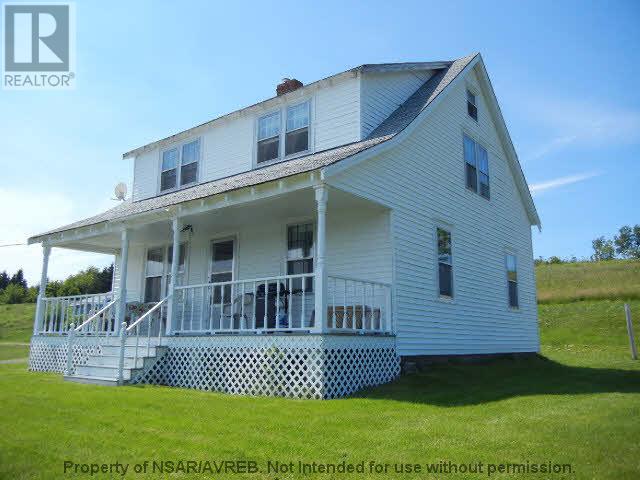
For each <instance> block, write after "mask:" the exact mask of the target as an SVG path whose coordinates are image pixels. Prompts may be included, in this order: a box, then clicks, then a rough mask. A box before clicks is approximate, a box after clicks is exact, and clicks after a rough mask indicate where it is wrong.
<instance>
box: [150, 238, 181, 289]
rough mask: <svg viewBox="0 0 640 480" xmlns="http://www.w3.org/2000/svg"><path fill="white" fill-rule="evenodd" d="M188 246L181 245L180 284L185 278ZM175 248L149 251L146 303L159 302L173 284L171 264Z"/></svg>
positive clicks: (159, 248)
mask: <svg viewBox="0 0 640 480" xmlns="http://www.w3.org/2000/svg"><path fill="white" fill-rule="evenodd" d="M186 255H187V245H186V244H184V243H182V244H180V263H179V264H178V284H179V283H181V282H182V278H183V276H184V271H185V270H184V266H185V258H186ZM172 257H173V246H172V245H169V246H163V247H155V248H150V249H148V250H147V260H146V268H145V281H144V301H145V302H159V301H160V300H162V298H163V297H164V296H166V295H167V292H168V291H169V284H170V283H171V263H172Z"/></svg>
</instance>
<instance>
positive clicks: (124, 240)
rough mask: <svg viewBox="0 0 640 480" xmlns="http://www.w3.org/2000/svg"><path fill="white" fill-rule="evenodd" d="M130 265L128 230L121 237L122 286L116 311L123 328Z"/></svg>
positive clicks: (119, 323) (119, 325)
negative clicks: (128, 267) (128, 266)
mask: <svg viewBox="0 0 640 480" xmlns="http://www.w3.org/2000/svg"><path fill="white" fill-rule="evenodd" d="M128 263H129V230H127V229H126V228H125V229H124V230H123V231H122V234H121V236H120V285H119V287H118V295H119V297H120V298H119V301H118V309H117V311H116V325H118V327H119V328H122V323H123V322H124V321H125V317H126V315H127V264H128Z"/></svg>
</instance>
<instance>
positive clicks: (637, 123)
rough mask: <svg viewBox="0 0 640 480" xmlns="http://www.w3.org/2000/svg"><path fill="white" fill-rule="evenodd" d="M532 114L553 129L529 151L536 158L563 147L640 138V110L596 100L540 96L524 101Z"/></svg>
mask: <svg viewBox="0 0 640 480" xmlns="http://www.w3.org/2000/svg"><path fill="white" fill-rule="evenodd" d="M524 108H525V110H526V111H527V113H528V115H530V118H531V119H533V120H534V121H535V122H536V123H538V124H539V125H541V126H544V127H545V128H546V129H547V130H548V131H549V133H550V138H549V140H548V141H546V142H544V143H542V144H540V145H538V146H537V147H536V148H534V149H532V151H530V152H529V154H527V155H525V158H526V159H527V160H535V159H539V158H542V157H545V156H547V155H549V154H552V153H556V152H558V151H561V150H562V149H565V148H568V147H571V146H575V145H580V146H586V147H594V146H596V147H597V146H608V147H610V146H612V145H625V144H627V145H628V144H634V143H637V142H640V112H638V111H635V110H628V109H621V108H618V107H614V106H611V105H604V104H598V103H593V102H591V103H590V102H587V101H584V102H576V101H567V100H564V101H563V100H559V99H555V100H549V99H543V98H537V99H535V100H534V101H532V103H527V104H526V105H524Z"/></svg>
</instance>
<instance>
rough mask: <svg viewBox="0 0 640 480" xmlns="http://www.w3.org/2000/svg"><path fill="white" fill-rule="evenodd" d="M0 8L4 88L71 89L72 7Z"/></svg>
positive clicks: (73, 39)
mask: <svg viewBox="0 0 640 480" xmlns="http://www.w3.org/2000/svg"><path fill="white" fill-rule="evenodd" d="M3 7H4V8H3V19H4V22H3V27H4V29H3V30H4V34H3V40H4V43H3V58H4V62H3V66H4V69H3V87H4V88H7V89H35V88H37V89H40V88H46V89H58V88H63V89H68V88H73V86H74V83H75V82H74V80H75V73H74V71H73V70H74V69H75V66H74V60H75V15H74V13H75V12H74V9H73V7H74V5H73V4H70V3H64V4H62V3H55V4H54V3H47V4H25V3H20V4H16V3H6V4H4V5H3Z"/></svg>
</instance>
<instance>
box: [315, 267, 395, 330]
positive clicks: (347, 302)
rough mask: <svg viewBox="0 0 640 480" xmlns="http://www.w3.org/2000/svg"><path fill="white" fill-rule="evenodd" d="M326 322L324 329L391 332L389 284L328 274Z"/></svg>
mask: <svg viewBox="0 0 640 480" xmlns="http://www.w3.org/2000/svg"><path fill="white" fill-rule="evenodd" d="M327 324H328V326H327V330H328V331H341V332H354V333H392V332H393V325H392V312H391V286H390V285H389V284H386V283H381V282H373V281H368V280H361V279H357V278H350V277H339V276H334V275H329V276H328V277H327Z"/></svg>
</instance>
